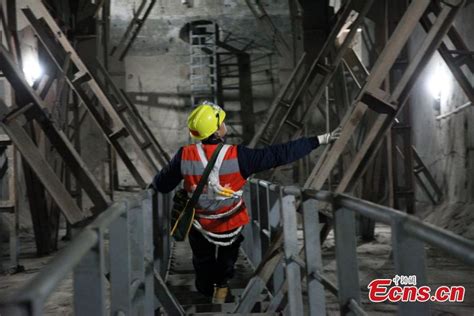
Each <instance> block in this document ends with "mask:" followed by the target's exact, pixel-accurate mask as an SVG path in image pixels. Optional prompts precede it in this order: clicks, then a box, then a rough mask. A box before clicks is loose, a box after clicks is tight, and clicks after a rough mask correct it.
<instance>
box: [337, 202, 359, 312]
mask: <svg viewBox="0 0 474 316" xmlns="http://www.w3.org/2000/svg"><path fill="white" fill-rule="evenodd" d="M334 235H335V240H336V264H337V283H338V287H339V305H340V308H341V315H352V313H351V312H350V310H349V303H350V300H351V299H354V300H355V301H356V302H357V303H359V304H360V287H359V272H358V270H359V269H358V265H357V251H356V246H357V243H356V232H355V214H354V212H353V211H351V210H348V209H345V208H339V209H337V210H336V211H335V212H334Z"/></svg>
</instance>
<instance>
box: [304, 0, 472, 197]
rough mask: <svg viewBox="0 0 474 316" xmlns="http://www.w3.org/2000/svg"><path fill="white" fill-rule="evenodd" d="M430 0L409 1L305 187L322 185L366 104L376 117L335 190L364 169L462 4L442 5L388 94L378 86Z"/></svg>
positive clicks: (349, 186) (348, 187)
mask: <svg viewBox="0 0 474 316" xmlns="http://www.w3.org/2000/svg"><path fill="white" fill-rule="evenodd" d="M430 2H431V1H429V0H421V1H415V2H412V3H411V4H410V6H409V7H408V9H407V11H406V12H405V14H404V15H403V17H402V18H401V20H400V22H399V23H398V25H397V28H396V29H395V31H394V33H393V34H392V36H391V37H390V39H389V41H388V43H387V45H386V46H385V48H384V50H383V51H382V53H381V54H380V56H379V58H378V60H377V62H376V64H375V65H374V67H373V69H372V71H371V73H370V75H369V77H368V78H367V81H366V83H365V85H364V87H363V89H362V90H361V91H360V93H359V95H358V97H357V98H356V101H355V102H354V104H355V105H354V107H353V108H352V109H351V110H350V111H349V112H348V113H347V114H346V116H345V117H344V119H343V121H342V126H343V128H342V134H341V137H340V138H339V139H338V140H337V141H336V142H335V143H334V144H333V146H332V147H331V149H330V150H328V151H326V154H325V155H323V156H322V157H321V158H320V159H319V161H318V163H317V164H316V166H315V168H314V169H313V171H312V172H311V174H310V176H309V177H308V179H307V181H306V183H305V187H306V188H313V189H321V188H322V186H323V184H324V182H325V181H326V180H327V178H328V176H329V174H330V172H331V170H332V169H333V168H334V166H335V165H336V162H337V161H338V158H339V157H340V156H341V154H342V153H343V151H344V150H345V148H346V146H347V144H348V142H349V140H350V138H351V137H352V135H353V133H354V131H355V129H356V128H357V127H358V126H359V123H360V122H361V120H362V118H363V116H364V114H365V112H366V111H367V110H368V109H369V108H370V109H372V110H373V111H375V112H377V113H379V115H378V118H377V120H376V121H375V123H374V124H373V125H372V127H371V128H370V131H369V132H368V134H367V136H366V138H365V140H364V142H363V144H362V146H361V148H360V149H359V150H358V152H357V154H356V156H355V157H354V159H353V161H352V163H351V165H350V166H349V168H348V169H347V170H346V172H345V173H344V175H343V177H342V180H341V182H340V183H339V185H338V187H337V189H336V191H337V192H344V191H350V190H351V189H352V188H353V185H354V184H355V182H356V181H357V180H358V179H359V177H360V176H361V175H362V174H363V173H364V171H365V168H366V167H367V165H368V163H369V162H370V160H371V159H372V158H373V156H374V155H375V153H376V152H377V149H378V147H379V146H380V144H381V142H382V140H383V137H384V135H385V133H386V132H387V130H388V129H389V128H390V126H391V124H392V121H393V119H394V117H395V116H396V114H397V112H398V111H399V109H400V108H401V107H402V106H403V105H404V103H405V101H406V100H407V98H408V96H409V93H410V91H411V89H412V87H413V83H414V82H415V80H416V79H417V78H418V76H419V74H420V73H421V70H422V69H423V68H424V66H425V65H426V63H427V62H428V61H429V59H430V58H431V56H432V55H433V53H434V52H435V51H436V49H437V48H438V46H439V44H440V43H441V41H442V39H443V37H444V35H446V33H447V32H448V30H449V29H450V27H451V25H452V23H453V21H454V18H455V17H456V14H457V13H458V11H459V10H460V8H461V7H462V6H463V4H464V2H463V1H459V2H458V3H457V5H452V6H447V5H445V6H443V8H442V10H441V12H440V13H439V15H438V16H437V17H436V19H435V21H434V22H433V26H432V28H431V29H430V30H429V32H428V34H427V36H426V37H425V38H424V40H423V41H422V42H421V45H420V47H419V48H418V50H417V53H416V55H415V56H414V57H413V59H412V61H411V62H410V64H409V65H408V66H407V68H406V71H405V72H404V73H403V75H402V77H401V79H400V81H399V83H398V84H397V85H396V87H394V90H393V93H391V94H390V93H388V92H386V91H383V90H381V89H380V88H379V87H380V86H381V84H382V82H383V80H384V79H385V78H386V77H387V76H388V74H389V71H390V69H391V67H392V66H393V64H394V62H395V61H396V58H397V56H398V55H399V54H400V52H401V50H402V48H403V46H404V45H405V44H406V42H407V41H408V39H409V37H410V35H411V33H412V32H413V30H414V29H415V27H416V26H417V23H418V21H419V20H420V19H421V18H422V17H423V15H424V13H425V11H426V9H427V8H428V6H429V4H430Z"/></svg>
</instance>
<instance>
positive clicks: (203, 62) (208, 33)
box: [189, 22, 218, 106]
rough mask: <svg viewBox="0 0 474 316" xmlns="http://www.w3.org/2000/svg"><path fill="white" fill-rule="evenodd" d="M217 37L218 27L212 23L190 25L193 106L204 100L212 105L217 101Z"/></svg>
mask: <svg viewBox="0 0 474 316" xmlns="http://www.w3.org/2000/svg"><path fill="white" fill-rule="evenodd" d="M217 37H218V27H217V24H216V23H214V22H210V23H191V25H190V29H189V44H190V80H191V102H192V105H193V106H195V105H196V104H198V103H199V102H201V101H204V100H207V101H212V102H214V103H217V101H218V100H217V94H218V87H217V84H218V79H217V55H216V50H217V46H216V43H217Z"/></svg>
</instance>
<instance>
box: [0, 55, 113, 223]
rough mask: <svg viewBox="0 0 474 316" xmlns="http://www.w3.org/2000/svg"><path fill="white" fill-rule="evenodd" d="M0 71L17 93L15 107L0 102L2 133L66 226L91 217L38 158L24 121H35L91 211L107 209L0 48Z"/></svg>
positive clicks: (99, 192) (90, 176)
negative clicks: (89, 205) (49, 196)
mask: <svg viewBox="0 0 474 316" xmlns="http://www.w3.org/2000/svg"><path fill="white" fill-rule="evenodd" d="M0 69H1V70H2V72H3V74H4V75H5V77H6V78H7V80H8V81H9V82H10V84H11V85H12V87H13V89H14V90H15V92H16V94H17V104H16V106H15V107H8V106H7V105H6V104H5V103H4V102H3V101H0V114H1V121H2V126H3V128H4V130H5V132H6V133H7V134H8V135H9V136H10V138H11V140H12V141H13V143H14V144H15V146H16V147H17V148H18V150H19V151H20V152H21V154H22V156H23V158H24V159H25V160H26V161H27V162H28V165H29V166H30V168H31V169H32V170H33V171H34V172H35V174H36V175H37V177H38V178H39V179H40V181H41V182H42V183H43V185H44V187H45V189H46V190H47V191H48V192H49V193H50V195H51V197H52V198H53V199H54V201H55V202H56V204H57V205H58V206H59V208H60V209H61V210H62V212H63V214H64V216H65V217H66V219H67V220H68V222H69V223H71V224H73V223H77V222H79V221H81V220H83V219H85V218H86V217H88V216H89V215H90V214H89V212H88V211H82V210H81V209H80V208H79V207H78V205H77V204H76V203H75V201H74V199H73V197H72V196H71V195H70V193H69V192H68V191H67V190H66V189H65V187H64V185H63V184H62V183H61V180H60V179H59V177H58V176H57V175H56V173H55V172H54V170H53V167H52V166H51V165H50V164H49V163H48V161H46V159H45V158H43V156H42V155H41V153H40V151H39V149H38V148H37V146H36V145H35V143H34V141H33V140H32V139H31V138H30V136H29V135H28V133H27V132H26V130H25V129H24V128H23V127H22V125H23V124H24V123H25V122H28V121H30V120H33V119H34V120H35V121H36V122H37V123H38V125H39V126H40V127H41V129H42V130H43V131H44V134H45V136H46V137H47V138H48V140H49V141H50V142H51V145H52V146H53V147H54V148H55V149H56V151H57V152H58V154H59V155H60V156H61V157H62V159H63V161H64V163H65V164H66V165H67V167H68V168H69V170H70V171H71V173H72V174H73V175H74V177H75V179H76V180H77V182H78V183H79V184H80V186H81V188H82V189H83V190H84V191H85V192H86V193H87V195H88V196H89V198H90V199H91V201H92V203H93V204H94V208H93V210H92V211H93V212H94V213H99V212H101V211H103V210H104V209H106V208H107V206H108V204H109V201H108V199H107V197H106V195H105V192H103V190H102V188H101V187H100V185H99V184H98V182H97V180H96V179H95V177H94V176H93V174H92V173H91V172H90V171H89V170H88V169H87V167H86V165H85V163H84V162H83V161H82V159H81V157H80V156H79V154H78V153H77V152H76V150H75V149H74V147H73V145H72V144H71V143H70V142H69V140H68V138H67V136H66V135H65V134H64V133H63V132H62V131H61V130H59V129H58V128H57V127H56V126H55V125H54V124H53V122H52V121H51V119H49V118H48V116H47V114H46V113H45V112H44V111H43V109H44V108H45V106H44V105H43V101H42V100H41V98H40V97H39V96H38V95H37V94H36V93H35V91H34V90H33V89H32V88H31V87H30V86H29V85H28V83H27V82H26V80H25V79H24V77H23V72H22V71H21V70H20V69H19V68H18V66H17V64H16V63H15V62H14V60H13V58H12V57H11V55H10V53H9V52H8V51H6V49H5V48H4V47H0Z"/></svg>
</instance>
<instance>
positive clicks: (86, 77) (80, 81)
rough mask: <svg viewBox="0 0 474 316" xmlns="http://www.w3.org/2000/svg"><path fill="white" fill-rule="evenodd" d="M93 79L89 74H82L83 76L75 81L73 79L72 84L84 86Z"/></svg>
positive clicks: (79, 76) (80, 75)
mask: <svg viewBox="0 0 474 316" xmlns="http://www.w3.org/2000/svg"><path fill="white" fill-rule="evenodd" d="M91 79H92V78H91V76H90V75H89V74H88V73H82V74H79V75H78V76H77V77H75V78H74V79H72V83H74V84H83V83H84V82H87V81H89V80H91Z"/></svg>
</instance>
